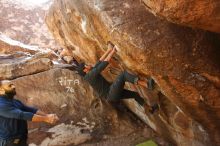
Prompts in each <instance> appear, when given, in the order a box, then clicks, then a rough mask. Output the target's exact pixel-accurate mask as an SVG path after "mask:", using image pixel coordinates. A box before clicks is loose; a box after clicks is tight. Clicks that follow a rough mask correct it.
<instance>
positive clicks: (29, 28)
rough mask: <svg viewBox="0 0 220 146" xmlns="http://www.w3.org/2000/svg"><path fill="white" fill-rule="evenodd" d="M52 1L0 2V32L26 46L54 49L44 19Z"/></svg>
mask: <svg viewBox="0 0 220 146" xmlns="http://www.w3.org/2000/svg"><path fill="white" fill-rule="evenodd" d="M51 3H52V0H39V1H32V0H2V1H0V7H1V9H0V20H1V22H0V32H1V33H3V34H5V35H6V36H8V37H10V38H12V39H14V40H17V41H20V42H22V43H25V44H28V45H37V46H40V47H50V48H51V47H52V48H56V47H57V44H56V43H55V41H54V39H53V37H52V35H51V34H50V33H49V31H48V28H47V26H46V24H45V21H44V17H45V13H46V11H47V10H48V9H49V6H50V4H51Z"/></svg>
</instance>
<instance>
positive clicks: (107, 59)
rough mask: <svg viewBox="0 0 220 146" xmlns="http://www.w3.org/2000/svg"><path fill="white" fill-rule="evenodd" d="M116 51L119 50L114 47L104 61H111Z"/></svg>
mask: <svg viewBox="0 0 220 146" xmlns="http://www.w3.org/2000/svg"><path fill="white" fill-rule="evenodd" d="M115 52H117V51H116V48H115V47H114V48H113V49H112V51H111V52H110V53H109V54H108V56H107V57H106V58H105V59H104V61H107V62H109V61H110V60H111V58H112V56H113V55H114V54H115Z"/></svg>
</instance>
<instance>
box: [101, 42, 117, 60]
mask: <svg viewBox="0 0 220 146" xmlns="http://www.w3.org/2000/svg"><path fill="white" fill-rule="evenodd" d="M113 48H114V46H113V45H108V50H107V51H106V52H105V53H104V54H103V55H102V57H101V58H100V59H99V61H104V60H105V58H106V57H107V56H108V54H109V53H110V52H111V51H112V49H113Z"/></svg>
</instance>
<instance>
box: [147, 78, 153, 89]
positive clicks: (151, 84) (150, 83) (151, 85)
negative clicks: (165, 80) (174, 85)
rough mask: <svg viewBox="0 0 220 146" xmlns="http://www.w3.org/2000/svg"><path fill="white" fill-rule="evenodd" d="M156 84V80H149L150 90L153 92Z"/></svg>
mask: <svg viewBox="0 0 220 146" xmlns="http://www.w3.org/2000/svg"><path fill="white" fill-rule="evenodd" d="M154 84H155V82H154V80H153V79H152V78H149V79H148V81H147V87H148V89H150V90H153V89H154Z"/></svg>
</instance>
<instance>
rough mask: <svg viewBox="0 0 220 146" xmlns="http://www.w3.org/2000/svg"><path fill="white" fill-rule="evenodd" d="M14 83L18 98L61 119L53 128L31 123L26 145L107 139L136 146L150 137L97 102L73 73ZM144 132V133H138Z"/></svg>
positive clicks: (56, 71) (36, 76)
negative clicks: (138, 141)
mask: <svg viewBox="0 0 220 146" xmlns="http://www.w3.org/2000/svg"><path fill="white" fill-rule="evenodd" d="M13 82H14V84H15V86H16V92H17V98H19V99H20V100H22V101H23V102H24V103H26V104H28V105H31V106H34V107H37V108H38V109H40V110H42V111H44V112H46V113H56V114H57V115H58V117H59V118H60V120H59V121H58V123H56V124H55V125H48V124H45V123H33V122H30V123H29V143H30V144H32V145H41V146H45V145H48V146H60V145H79V144H82V143H84V142H86V141H89V140H93V142H95V141H96V142H98V141H100V140H101V139H105V140H104V141H105V143H106V145H108V139H113V141H115V142H116V141H119V140H123V141H120V142H123V143H124V144H125V145H128V144H132V142H133V145H136V144H137V141H136V140H137V139H139V140H140V138H141V137H142V139H143V137H145V138H146V137H148V138H149V137H150V136H153V133H152V131H151V130H150V129H149V128H147V127H145V126H144V125H143V124H141V122H140V121H138V122H137V121H136V122H137V123H134V122H132V119H131V118H130V117H129V116H128V115H121V114H120V113H119V112H117V111H116V110H115V109H114V108H113V107H112V106H111V105H110V104H109V103H107V102H105V100H103V99H101V98H98V96H97V94H96V92H95V91H94V90H93V88H92V87H90V85H89V84H88V83H87V82H86V81H84V80H83V79H82V77H81V76H79V75H78V74H76V73H75V72H73V71H70V70H67V69H51V70H49V71H45V72H41V73H38V74H34V75H29V76H25V77H21V78H18V79H15V80H13ZM138 123H139V124H138ZM143 128H144V129H146V131H145V132H142V131H141V129H143ZM134 133H135V134H134ZM138 133H139V134H138ZM151 133H152V134H151ZM142 134H143V135H144V136H142ZM129 135H131V136H129ZM147 135H148V136H147ZM130 137H132V138H130ZM134 139H135V140H134ZM142 141H143V140H142ZM156 141H157V140H156ZM160 141H161V140H160ZM101 145H102V144H101ZM119 145H121V144H119Z"/></svg>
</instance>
